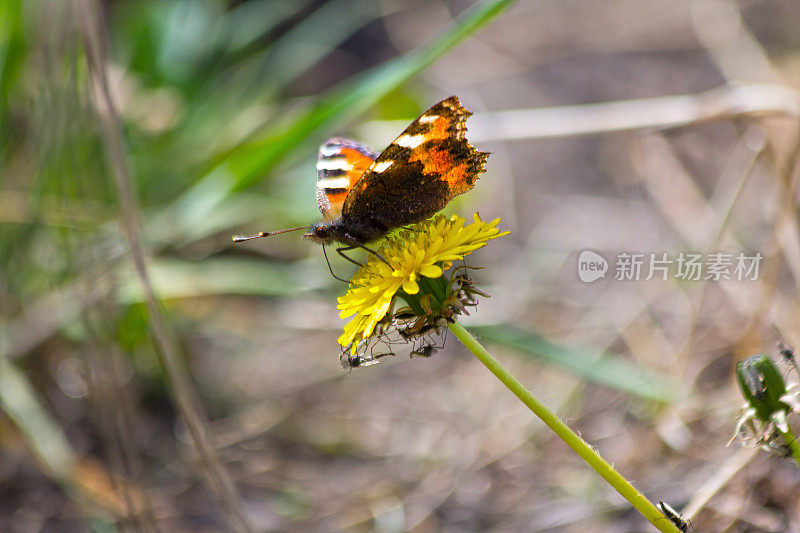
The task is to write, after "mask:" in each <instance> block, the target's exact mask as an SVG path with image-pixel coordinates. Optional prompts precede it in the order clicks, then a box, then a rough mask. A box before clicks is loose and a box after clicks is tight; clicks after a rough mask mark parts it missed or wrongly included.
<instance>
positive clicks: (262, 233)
mask: <svg viewBox="0 0 800 533" xmlns="http://www.w3.org/2000/svg"><path fill="white" fill-rule="evenodd" d="M299 229H306V226H300V227H299V228H289V229H282V230H280V231H259V232H258V233H256V234H255V235H234V236H233V237H231V238H232V239H233V242H244V241H252V240H253V239H260V238H261V237H270V236H272V235H278V234H280V233H288V232H290V231H297V230H299Z"/></svg>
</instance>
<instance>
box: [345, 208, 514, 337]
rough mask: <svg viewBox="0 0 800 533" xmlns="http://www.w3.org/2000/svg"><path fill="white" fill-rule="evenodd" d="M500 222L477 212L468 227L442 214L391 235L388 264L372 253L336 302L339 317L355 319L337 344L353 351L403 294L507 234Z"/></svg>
mask: <svg viewBox="0 0 800 533" xmlns="http://www.w3.org/2000/svg"><path fill="white" fill-rule="evenodd" d="M499 223H500V219H499V218H498V219H495V220H493V221H492V222H488V223H487V222H484V221H483V220H481V218H480V217H479V216H478V214H477V213H475V221H474V222H473V223H472V224H470V225H468V226H466V227H465V226H464V219H463V218H462V217H459V216H456V215H453V216H452V217H450V218H449V219H448V218H447V217H445V216H444V215H441V214H440V215H436V216H434V217H432V218H430V219H428V220H426V221H424V222H420V223H419V224H415V225H414V226H412V228H411V229H410V230H403V231H401V232H400V233H399V234H397V235H395V236H390V237H388V238H387V239H386V240H385V241H384V243H383V244H382V245H381V247H380V249H379V250H378V253H379V254H380V255H381V256H382V257H384V258H385V259H386V262H384V261H382V260H381V259H380V258H379V257H376V256H375V255H374V254H370V256H369V258H368V260H367V263H366V264H365V265H364V266H362V267H361V268H359V269H358V271H356V273H355V274H354V275H353V278H352V279H351V280H350V287H349V288H348V290H347V293H346V294H345V295H344V296H340V297H339V299H338V300H339V305H338V308H339V316H340V317H341V318H347V317H349V316H352V315H356V316H355V317H353V318H352V319H351V320H350V322H348V323H347V325H345V327H344V333H343V334H342V335H341V336H340V337H339V344H340V345H342V346H344V347H348V346H349V347H351V351H352V352H353V353H355V352H356V350H357V348H358V345H359V343H360V342H361V341H362V340H364V339H367V338H369V337H370V336H371V335H372V334H373V333H374V332H375V328H376V326H377V325H378V323H379V322H380V321H381V320H382V319H383V318H384V317H385V316H386V314H387V313H388V312H389V311H390V310H391V309H392V306H393V305H394V302H395V297H396V295H397V293H398V291H399V290H401V289H402V291H403V292H404V293H405V294H409V295H413V294H417V293H418V292H419V290H420V288H419V283H418V282H419V280H420V279H421V277H425V278H439V277H441V276H442V274H443V271H444V270H447V269H448V268H450V265H451V262H452V261H456V260H459V259H463V258H464V256H466V255H468V254H469V253H471V252H472V251H474V250H477V249H478V248H482V247H483V246H486V243H487V242H488V241H490V240H492V239H496V238H497V237H501V236H503V235H508V233H509V232H507V231H506V232H502V233H501V232H500V230H498V229H497V225H498V224H499ZM387 263H388V264H387Z"/></svg>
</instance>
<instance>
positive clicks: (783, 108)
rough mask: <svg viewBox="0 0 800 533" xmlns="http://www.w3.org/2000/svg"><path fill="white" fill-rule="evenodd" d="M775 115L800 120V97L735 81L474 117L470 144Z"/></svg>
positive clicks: (376, 129)
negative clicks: (674, 92) (668, 93)
mask: <svg viewBox="0 0 800 533" xmlns="http://www.w3.org/2000/svg"><path fill="white" fill-rule="evenodd" d="M772 115H779V116H787V117H792V118H797V117H800V93H798V92H797V91H795V90H794V89H792V88H790V87H788V86H785V85H767V84H748V85H736V84H733V83H731V84H726V85H722V86H720V87H717V88H715V89H711V90H709V91H706V92H702V93H695V94H682V95H671V96H661V97H655V98H640V99H632V100H620V101H616V102H599V103H596V104H583V105H570V106H559V107H541V108H536V109H511V110H507V111H494V112H483V113H476V114H475V116H473V117H472V119H471V124H470V127H469V130H470V140H471V141H472V142H487V141H512V140H523V139H551V138H556V137H571V136H576V135H596V134H602V133H612V132H619V131H630V130H641V129H652V130H663V129H669V128H676V127H683V126H689V125H692V124H700V123H705V122H714V121H719V120H731V119H735V118H742V117H751V118H753V117H760V116H772ZM406 125H407V121H403V120H400V121H382V122H370V123H367V124H365V125H364V126H362V128H361V131H362V132H363V135H364V137H365V138H370V137H372V138H379V139H383V138H388V137H390V136H391V133H392V132H396V131H398V130H402V129H403V127H405V126H406Z"/></svg>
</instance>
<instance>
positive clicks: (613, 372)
mask: <svg viewBox="0 0 800 533" xmlns="http://www.w3.org/2000/svg"><path fill="white" fill-rule="evenodd" d="M469 330H470V331H471V332H473V333H475V334H477V335H479V336H480V337H481V338H482V339H483V340H486V341H488V342H493V343H496V344H500V345H502V346H507V347H509V348H513V349H515V350H518V351H520V352H522V353H524V354H526V355H530V356H533V357H536V358H538V359H541V360H543V361H545V362H546V363H547V364H549V365H553V366H557V367H559V368H561V369H563V370H566V371H567V372H569V373H571V374H575V375H576V376H580V377H581V378H583V379H586V380H589V381H593V382H595V383H598V384H601V385H604V386H606V387H610V388H612V389H617V390H619V391H622V392H626V393H629V394H634V395H636V396H640V397H642V398H646V399H648V400H655V401H658V402H663V403H672V402H674V401H675V399H676V398H675V391H678V390H681V387H679V385H678V383H676V382H675V381H674V380H673V379H672V378H671V377H669V376H665V375H663V374H660V373H657V372H655V371H653V370H648V369H645V368H641V367H639V366H636V365H634V364H631V363H629V362H627V361H623V360H621V359H619V358H616V357H614V356H612V355H609V354H596V353H595V354H592V352H591V351H589V350H579V349H576V348H567V347H564V346H561V345H558V344H555V343H552V342H550V341H548V340H546V339H545V338H543V337H541V336H539V335H536V334H534V333H529V332H527V331H523V330H521V329H518V328H515V327H512V326H481V327H475V328H469Z"/></svg>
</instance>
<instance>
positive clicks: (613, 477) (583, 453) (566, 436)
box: [450, 322, 800, 533]
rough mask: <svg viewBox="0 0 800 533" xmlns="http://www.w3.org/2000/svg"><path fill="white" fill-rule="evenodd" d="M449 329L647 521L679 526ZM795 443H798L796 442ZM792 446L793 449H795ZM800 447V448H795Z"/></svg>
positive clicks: (477, 347) (458, 330)
mask: <svg viewBox="0 0 800 533" xmlns="http://www.w3.org/2000/svg"><path fill="white" fill-rule="evenodd" d="M450 331H452V332H453V334H454V335H455V336H456V338H458V340H460V341H461V343H462V344H463V345H464V346H466V348H467V349H468V350H469V351H471V352H472V353H473V354H475V357H477V358H478V360H480V362H481V363H483V364H484V366H486V368H488V369H489V371H490V372H491V373H492V374H494V375H495V376H496V377H497V379H499V380H500V381H501V382H502V383H503V385H505V386H506V387H507V388H508V389H509V390H510V391H511V392H513V393H514V395H515V396H516V397H517V398H519V399H520V400H521V401H522V403H524V404H525V405H526V406H528V409H530V410H531V411H533V414H535V415H536V416H538V417H539V418H540V419H541V420H542V422H544V423H545V424H547V427H549V428H550V429H552V430H553V432H555V434H556V435H558V436H559V437H560V438H561V440H563V441H564V442H565V443H567V445H568V446H569V447H570V448H572V449H573V450H575V453H577V454H578V455H579V456H580V457H581V458H582V459H583V460H584V461H586V462H587V463H589V466H591V467H592V468H593V469H594V470H595V472H597V473H598V474H600V476H601V477H602V478H603V479H605V480H606V481H607V482H608V483H610V484H611V486H612V487H614V488H615V489H616V490H617V492H619V493H620V494H621V495H622V496H623V497H624V498H625V499H626V500H628V501H629V502H630V503H631V505H633V506H634V507H635V508H636V510H637V511H639V512H640V513H642V515H643V516H644V517H645V518H646V519H647V520H649V521H650V523H652V524H653V525H654V526H655V527H656V528H658V529H659V531H664V532H670V533H674V532H676V531H678V529H677V528H676V527H675V526H674V525H673V524H672V522H670V521H669V520H668V519H667V518H666V517H665V516H664V515H663V514H661V511H659V510H658V508H656V506H655V505H653V504H652V503H650V501H649V500H648V499H647V498H645V496H644V495H643V494H642V493H640V492H639V491H638V490H636V488H635V487H634V486H633V485H631V483H630V482H629V481H628V480H627V479H625V478H624V477H622V476H621V475H620V474H619V473H618V472H617V471H616V470H614V468H613V467H612V466H611V465H610V464H608V463H607V462H606V461H605V459H603V458H602V457H600V455H599V454H598V453H597V452H596V451H594V449H593V448H592V447H591V446H589V445H588V444H587V443H586V441H584V440H583V439H582V438H580V437H579V436H578V434H577V433H575V432H574V431H572V430H571V429H570V428H569V427H568V426H567V425H566V424H564V422H562V421H561V419H560V418H558V416H556V414H555V413H553V412H552V411H551V410H550V409H548V408H547V407H546V406H545V405H544V404H543V403H542V402H541V401H539V399H538V398H536V396H534V395H533V393H531V391H529V390H528V389H526V388H525V387H524V386H523V385H522V383H520V382H519V380H517V378H515V377H514V376H513V375H511V373H509V372H508V370H506V369H505V368H503V366H502V365H501V364H500V363H499V362H498V361H497V359H495V358H494V357H492V355H491V354H490V353H489V352H487V351H486V348H484V347H483V346H482V345H481V344H480V343H479V342H478V341H477V339H475V337H473V336H472V335H471V334H470V333H469V332H468V331H467V330H466V329H464V326H462V325H461V324H459V323H458V322H453V323H451V324H450ZM795 446H797V443H795ZM794 449H795V448H793V451H794ZM798 450H800V448H798Z"/></svg>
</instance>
